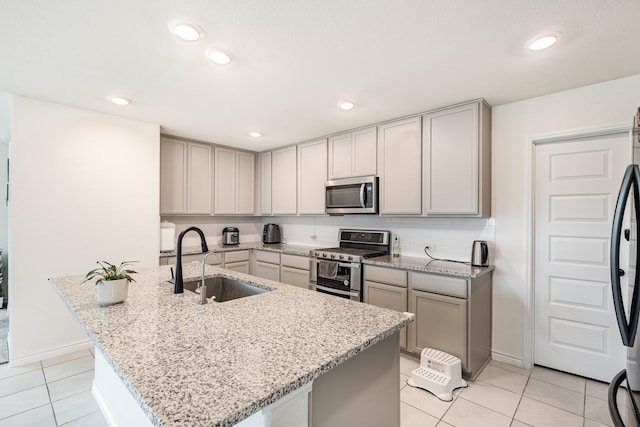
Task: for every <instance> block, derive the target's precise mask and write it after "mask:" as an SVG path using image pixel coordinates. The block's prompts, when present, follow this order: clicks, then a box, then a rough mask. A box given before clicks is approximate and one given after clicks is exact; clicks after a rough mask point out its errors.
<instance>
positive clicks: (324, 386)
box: [311, 332, 400, 427]
mask: <svg viewBox="0 0 640 427" xmlns="http://www.w3.org/2000/svg"><path fill="white" fill-rule="evenodd" d="M399 382H400V338H399V334H398V332H396V333H394V334H393V335H391V336H389V337H388V338H386V339H384V340H382V341H380V342H379V343H378V344H376V345H374V346H373V347H371V348H369V349H367V350H365V351H364V352H362V353H360V354H358V355H357V356H355V357H353V358H351V359H349V360H347V361H346V362H344V363H343V364H341V365H339V366H337V367H336V368H334V369H332V370H331V371H329V372H327V373H326V374H324V375H321V376H320V377H318V378H317V379H316V380H315V381H314V382H313V390H312V392H311V419H312V424H311V425H313V427H335V426H349V425H352V426H356V425H361V426H385V427H398V426H400V387H399V386H398V384H399Z"/></svg>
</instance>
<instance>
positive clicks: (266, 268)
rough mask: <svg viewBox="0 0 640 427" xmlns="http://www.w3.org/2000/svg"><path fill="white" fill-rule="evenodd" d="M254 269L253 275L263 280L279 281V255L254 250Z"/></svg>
mask: <svg viewBox="0 0 640 427" xmlns="http://www.w3.org/2000/svg"><path fill="white" fill-rule="evenodd" d="M253 257H254V261H255V264H254V265H255V268H254V270H253V275H254V276H258V277H262V278H264V279H269V280H275V281H276V282H279V281H280V254H279V253H278V252H270V251H261V250H257V249H254V251H253Z"/></svg>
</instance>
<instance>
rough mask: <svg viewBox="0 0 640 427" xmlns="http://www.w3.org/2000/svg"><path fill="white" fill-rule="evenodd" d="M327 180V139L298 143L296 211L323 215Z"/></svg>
mask: <svg viewBox="0 0 640 427" xmlns="http://www.w3.org/2000/svg"><path fill="white" fill-rule="evenodd" d="M326 181H327V140H326V139H320V140H318V141H314V142H309V143H307V144H300V145H298V213H299V214H301V215H323V214H324V208H325V186H324V185H325V182H326Z"/></svg>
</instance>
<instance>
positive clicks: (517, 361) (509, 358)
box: [491, 351, 531, 368]
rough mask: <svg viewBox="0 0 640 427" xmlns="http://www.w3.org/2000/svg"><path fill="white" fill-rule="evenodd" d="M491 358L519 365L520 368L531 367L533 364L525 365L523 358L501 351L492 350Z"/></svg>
mask: <svg viewBox="0 0 640 427" xmlns="http://www.w3.org/2000/svg"><path fill="white" fill-rule="evenodd" d="M491 358H492V359H493V360H495V361H497V362H502V363H507V364H509V365H513V366H517V367H518V368H530V367H531V366H524V361H523V360H522V358H518V357H513V356H511V355H509V354H504V353H500V352H499V351H492V352H491Z"/></svg>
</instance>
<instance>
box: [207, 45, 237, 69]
mask: <svg viewBox="0 0 640 427" xmlns="http://www.w3.org/2000/svg"><path fill="white" fill-rule="evenodd" d="M204 54H205V55H206V56H207V58H209V59H210V60H211V62H213V63H215V64H218V65H227V64H228V63H230V62H231V59H232V56H231V53H230V52H228V51H227V50H225V49H221V48H218V47H216V48H211V49H207V50H206V51H205V52H204Z"/></svg>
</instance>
